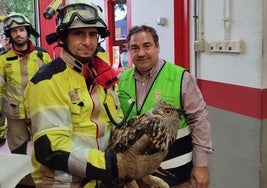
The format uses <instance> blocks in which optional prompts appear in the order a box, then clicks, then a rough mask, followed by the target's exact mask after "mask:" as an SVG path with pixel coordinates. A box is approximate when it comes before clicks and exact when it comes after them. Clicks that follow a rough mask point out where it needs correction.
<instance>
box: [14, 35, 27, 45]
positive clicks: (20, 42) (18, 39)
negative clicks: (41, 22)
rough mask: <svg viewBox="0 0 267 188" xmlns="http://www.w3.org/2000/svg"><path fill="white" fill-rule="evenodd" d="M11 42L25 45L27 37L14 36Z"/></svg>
mask: <svg viewBox="0 0 267 188" xmlns="http://www.w3.org/2000/svg"><path fill="white" fill-rule="evenodd" d="M13 42H14V44H15V45H16V46H25V45H26V44H27V42H28V39H24V38H21V37H18V38H15V39H14V40H13Z"/></svg>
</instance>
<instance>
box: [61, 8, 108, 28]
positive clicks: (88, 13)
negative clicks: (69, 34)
mask: <svg viewBox="0 0 267 188" xmlns="http://www.w3.org/2000/svg"><path fill="white" fill-rule="evenodd" d="M75 17H78V18H79V19H80V20H81V21H82V22H84V23H85V24H96V23H97V22H98V21H100V22H101V20H102V19H101V18H100V17H99V15H98V12H97V9H96V8H95V7H93V6H90V5H87V4H75V5H69V6H66V7H64V8H63V9H62V10H61V11H60V12H59V13H58V17H57V20H56V22H57V26H59V27H60V28H64V27H69V26H70V25H71V24H72V22H73V21H74V19H75ZM102 24H103V25H105V23H102Z"/></svg>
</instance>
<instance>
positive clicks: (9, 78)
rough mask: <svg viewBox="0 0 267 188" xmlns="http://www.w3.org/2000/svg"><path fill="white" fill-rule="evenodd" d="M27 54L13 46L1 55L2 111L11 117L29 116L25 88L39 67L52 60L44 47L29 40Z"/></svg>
mask: <svg viewBox="0 0 267 188" xmlns="http://www.w3.org/2000/svg"><path fill="white" fill-rule="evenodd" d="M28 44H29V50H28V52H27V53H26V54H22V53H20V52H17V51H16V50H15V49H13V48H11V49H10V50H8V51H6V52H5V53H3V54H2V55H0V102H1V104H0V112H1V111H2V109H1V107H2V102H3V103H4V106H3V108H4V109H3V110H4V111H5V115H6V117H8V118H11V119H24V118H27V117H26V114H25V109H24V89H25V87H26V85H27V84H28V81H29V80H30V79H31V78H32V76H33V75H34V74H35V73H36V72H37V70H38V69H39V67H41V66H42V65H43V64H46V63H48V62H50V61H51V58H50V56H49V54H48V53H47V52H46V51H45V50H44V49H42V48H39V47H34V46H33V44H32V43H31V42H30V41H29V42H28Z"/></svg>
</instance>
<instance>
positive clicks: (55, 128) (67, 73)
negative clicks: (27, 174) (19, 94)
mask: <svg viewBox="0 0 267 188" xmlns="http://www.w3.org/2000/svg"><path fill="white" fill-rule="evenodd" d="M88 92H89V91H88V89H87V85H86V82H85V79H84V76H83V75H82V74H80V73H78V72H77V71H75V70H74V69H72V68H71V67H69V66H68V65H66V63H65V62H64V61H63V60H62V59H61V58H58V59H56V60H54V61H52V62H51V63H50V64H48V65H45V66H43V67H42V68H41V69H40V70H39V72H38V73H37V74H36V75H35V76H34V77H33V79H32V80H31V82H30V83H29V84H28V87H27V88H26V91H25V97H26V101H25V104H26V107H27V109H28V110H29V111H30V115H31V120H32V132H33V152H32V154H33V155H32V163H33V166H34V172H33V173H32V177H33V179H34V181H35V183H37V184H38V183H40V184H47V185H50V186H51V187H52V186H53V185H54V186H55V185H61V187H75V185H76V186H79V185H80V184H81V182H83V181H84V179H87V178H89V179H90V181H89V180H87V181H86V182H88V183H87V184H86V186H85V187H95V185H96V181H95V180H94V179H96V178H98V177H103V178H105V177H106V176H107V174H108V172H107V170H106V169H107V168H108V167H107V166H108V165H109V164H106V161H107V160H106V159H105V157H106V156H105V153H104V152H101V151H104V150H105V149H106V147H107V144H108V141H109V139H110V132H111V130H112V128H113V126H112V124H111V123H110V120H109V118H108V117H107V114H106V111H105V109H104V107H103V103H104V102H106V103H107V104H108V107H109V110H110V112H111V114H112V115H113V118H114V119H115V120H118V118H119V117H121V116H122V113H121V111H120V110H119V109H118V106H117V102H116V99H115V98H114V96H115V95H114V93H113V92H114V87H112V88H110V89H107V90H105V89H104V88H103V87H101V86H99V85H97V86H96V87H95V89H94V90H93V91H91V93H90V94H89V93H88ZM30 98H32V99H34V100H30ZM27 99H29V100H27ZM117 100H118V99H117ZM43 136H45V137H47V138H48V140H49V143H50V144H51V147H52V151H63V152H62V153H64V152H65V153H69V154H70V156H67V157H66V158H65V159H66V160H67V161H68V162H67V164H65V165H64V168H67V170H66V171H65V170H64V171H63V170H54V169H60V166H58V165H60V164H52V166H51V168H48V167H46V166H45V165H42V164H41V163H39V162H38V161H37V160H36V158H37V155H38V156H39V157H40V156H41V155H43V153H42V151H40V152H39V150H38V151H37V149H38V148H40V147H43V145H40V144H39V143H40V142H39V141H38V140H40V139H39V138H41V137H43ZM68 172H69V173H68ZM71 174H72V175H71ZM109 175H111V173H109ZM86 176H87V177H86Z"/></svg>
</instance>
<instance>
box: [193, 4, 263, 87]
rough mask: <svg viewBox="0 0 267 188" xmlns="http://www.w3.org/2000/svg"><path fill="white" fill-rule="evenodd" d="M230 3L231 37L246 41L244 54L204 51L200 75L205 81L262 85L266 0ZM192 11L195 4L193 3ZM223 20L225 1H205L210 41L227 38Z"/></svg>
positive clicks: (207, 30) (200, 63) (200, 62)
mask: <svg viewBox="0 0 267 188" xmlns="http://www.w3.org/2000/svg"><path fill="white" fill-rule="evenodd" d="M230 2H231V17H230V18H231V22H230V23H231V30H230V33H231V39H232V40H242V41H243V42H244V44H245V47H244V52H243V53H241V54H233V53H214V52H213V53H211V52H205V53H201V54H200V60H199V67H198V77H199V78H201V79H205V80H211V81H218V82H223V83H230V84H236V85H241V86H248V87H253V88H262V81H263V80H262V58H263V55H262V52H263V49H262V42H263V39H262V36H263V35H262V34H263V26H262V14H263V9H262V7H263V4H262V3H263V2H262V0H255V1H250V0H234V1H231V0H230ZM191 4H192V5H193V0H191ZM192 11H193V6H191V12H192ZM223 19H224V0H216V1H214V0H204V38H205V41H206V42H208V43H211V42H212V41H213V40H224V39H225V27H224V22H223ZM191 28H192V27H191ZM192 29H193V28H192ZM192 55H193V54H192ZM191 59H193V56H192V58H191Z"/></svg>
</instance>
